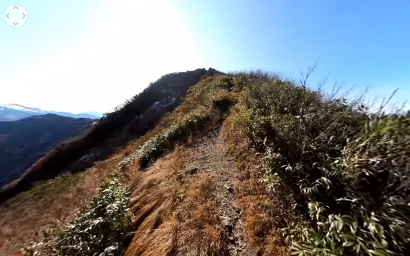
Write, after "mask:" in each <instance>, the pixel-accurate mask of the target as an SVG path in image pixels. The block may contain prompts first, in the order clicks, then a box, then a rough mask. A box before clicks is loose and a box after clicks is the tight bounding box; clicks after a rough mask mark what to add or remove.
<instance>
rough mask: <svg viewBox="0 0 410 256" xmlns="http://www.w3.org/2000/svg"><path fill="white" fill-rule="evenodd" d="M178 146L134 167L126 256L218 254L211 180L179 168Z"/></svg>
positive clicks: (222, 239) (219, 239) (181, 152)
mask: <svg viewBox="0 0 410 256" xmlns="http://www.w3.org/2000/svg"><path fill="white" fill-rule="evenodd" d="M185 154H186V150H185V148H183V147H178V148H176V149H175V150H174V151H173V152H172V153H170V154H169V155H167V156H165V157H164V158H161V159H159V160H158V161H157V162H156V163H155V164H154V165H153V166H151V167H150V168H149V169H148V170H147V171H146V172H139V171H137V172H136V174H135V176H134V180H133V189H134V190H133V197H132V199H131V212H132V214H133V218H132V222H133V225H134V228H135V230H136V231H135V234H134V237H133V239H132V242H131V244H130V246H129V247H128V250H127V252H126V255H133V256H134V255H223V254H224V251H223V250H224V248H225V247H224V246H223V243H224V242H225V241H226V238H225V237H224V232H223V230H222V228H221V226H220V220H219V217H218V215H217V213H216V212H215V210H216V208H217V207H216V206H215V201H214V200H213V199H214V195H213V189H214V188H213V184H212V182H211V180H210V178H209V177H208V176H207V175H205V174H193V175H191V174H187V173H185V172H184V169H183V167H184V163H183V159H184V155H185Z"/></svg>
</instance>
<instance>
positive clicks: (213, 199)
mask: <svg viewBox="0 0 410 256" xmlns="http://www.w3.org/2000/svg"><path fill="white" fill-rule="evenodd" d="M307 77H308V76H307ZM307 77H306V79H304V80H303V81H302V82H300V83H297V82H295V81H292V80H289V79H284V78H282V77H281V76H279V75H276V74H272V73H267V72H260V71H255V72H239V73H232V74H228V75H220V76H209V77H206V78H204V79H202V80H201V81H200V82H199V83H197V84H196V85H194V86H191V87H190V88H189V89H188V87H189V86H188V87H184V90H188V91H187V95H186V97H184V98H183V100H182V101H181V104H179V105H178V107H176V108H175V110H173V111H172V112H169V113H167V114H165V113H163V115H161V117H162V119H161V120H156V121H155V122H153V123H152V124H150V125H151V126H152V127H151V126H150V127H151V128H150V129H148V130H147V131H145V132H144V133H143V134H141V135H142V136H140V137H139V138H138V139H136V140H134V141H132V142H130V143H128V145H127V147H126V150H124V152H123V155H122V156H125V157H127V161H126V165H125V164H124V168H122V169H121V170H122V175H125V176H127V175H128V176H127V177H131V180H132V181H131V184H130V193H131V194H128V192H127V189H126V188H125V187H124V185H123V184H121V183H120V182H119V181H118V180H116V179H113V180H109V181H108V182H107V183H106V184H104V186H103V187H102V188H101V190H100V194H99V195H98V196H97V197H96V198H95V199H94V200H93V201H92V202H91V203H90V204H89V206H88V207H86V208H85V209H84V210H83V211H82V212H81V214H80V215H79V216H78V217H77V218H76V219H75V220H74V221H73V222H72V224H71V225H69V226H67V227H65V228H63V229H62V230H60V232H58V233H57V236H54V240H52V241H54V245H55V246H53V247H54V253H55V254H56V255H115V253H118V252H120V251H122V249H124V247H123V246H124V241H126V240H124V239H125V236H126V233H127V228H128V227H132V228H133V231H134V235H133V238H132V241H131V243H130V244H129V245H128V247H127V248H126V251H125V254H126V255H190V254H199V255H226V254H227V253H229V249H228V248H229V246H232V243H233V242H232V240H234V238H232V237H230V236H229V235H227V234H228V233H227V231H226V230H225V229H226V227H225V226H224V225H223V224H221V219H220V216H218V215H220V213H219V212H218V209H219V208H220V206H218V200H219V199H218V200H217V198H218V197H217V195H220V194H221V193H219V194H217V193H218V189H219V191H220V189H221V188H220V187H219V188H217V187H216V184H215V182H212V179H211V175H209V173H206V172H205V171H203V170H202V171H198V170H199V169H200V168H197V167H195V168H191V167H190V168H188V165H187V164H188V163H187V162H185V160H186V159H187V155H189V154H190V153H189V152H191V151H190V150H191V149H192V148H193V147H191V146H192V145H193V144H195V142H196V140H197V139H199V138H202V137H204V134H208V133H209V132H210V131H213V130H215V129H218V128H221V127H222V128H221V138H222V139H223V143H224V150H226V153H227V155H228V156H230V157H231V158H232V160H233V161H234V162H235V164H236V166H237V168H236V169H235V171H238V172H240V175H236V178H235V179H236V180H235V181H238V182H237V184H234V186H235V188H232V187H229V191H230V192H229V193H232V198H235V200H236V201H237V205H238V206H240V208H241V212H242V213H243V215H241V216H242V217H243V233H244V234H240V235H241V236H242V235H243V237H244V239H245V238H246V241H247V242H248V243H249V245H248V246H249V248H248V249H249V252H250V251H252V252H255V255H288V254H291V255H300V256H302V255H323V256H328V255H360V256H361V255H377V256H380V255H410V249H409V248H410V196H409V195H410V193H409V192H410V191H409V184H410V173H409V172H410V170H409V167H408V164H407V159H408V158H409V157H410V146H409V145H410V114H403V113H397V114H387V113H384V112H382V111H379V112H377V113H374V112H371V111H369V109H368V107H367V106H366V105H364V104H363V103H362V100H361V99H358V100H355V101H352V100H348V99H346V98H342V97H338V96H337V95H330V94H327V93H325V92H324V91H321V90H312V89H309V88H308V87H307V86H306V80H307ZM191 82H192V81H191ZM187 84H188V83H187ZM150 90H151V89H150ZM140 100H141V101H142V99H140ZM138 101H139V100H138ZM145 103H146V102H145ZM145 103H144V104H145ZM153 103H155V101H154V102H151V101H150V104H151V105H152V104H153ZM127 104H128V105H127ZM127 104H126V105H125V106H124V107H123V108H121V109H127V110H123V111H124V112H123V113H128V114H129V115H130V116H131V112H128V111H131V109H133V108H134V107H136V106H137V105H138V104H137V101H135V102H134V103H130V102H129V103H127ZM135 104H137V105H135ZM141 104H142V103H141ZM144 104H143V105H144ZM146 104H147V105H146V106H145V105H144V106H145V107H146V108H144V109H148V108H149V105H150V104H148V103H146ZM127 106H128V107H127ZM130 106H132V107H130ZM119 111H121V110H119ZM141 111H142V110H141ZM133 113H134V112H133ZM128 114H124V115H125V116H128ZM134 114H135V113H134ZM116 115H117V114H115V115H114V114H112V115H107V117H106V118H105V119H103V120H102V123H106V122H108V121H107V120H109V119H110V120H114V119H115V120H116V118H117V117H115V116H116ZM118 115H119V114H118ZM132 115H133V114H132ZM119 116H121V115H119ZM119 116H118V118H120V117H119ZM134 117H135V115H134ZM158 118H160V117H159V116H158ZM120 119H121V118H120ZM127 120H131V119H127ZM121 122H122V121H121ZM114 123H115V122H114ZM104 126H105V125H104ZM107 127H108V126H107ZM101 129H102V128H101ZM107 129H108V128H107ZM110 129H111V128H110ZM113 129H114V128H113ZM204 138H206V137H204ZM218 145H220V144H218ZM208 152H209V150H208ZM218 153H219V152H218ZM206 156H207V155H206V154H205V153H203V155H201V157H204V158H206ZM201 157H197V158H201ZM195 159H196V158H195ZM191 160H192V159H191ZM224 160H226V159H224ZM215 162H216V161H215ZM142 169H146V170H145V171H144V172H141V170H142ZM225 169H229V168H225ZM207 171H212V170H207ZM218 177H219V176H218ZM225 177H227V179H229V177H230V176H229V175H226V176H225ZM237 177H240V178H237ZM222 183H223V181H222V182H221V184H222ZM225 189H226V188H225ZM230 195H231V194H230ZM129 198H131V199H129ZM235 204H236V203H235ZM128 207H129V209H128ZM218 207H219V208H218ZM242 213H241V214H242ZM238 216H239V214H238ZM237 230H242V227H240V228H237ZM240 232H242V231H240ZM239 251H240V250H239ZM239 251H237V252H239Z"/></svg>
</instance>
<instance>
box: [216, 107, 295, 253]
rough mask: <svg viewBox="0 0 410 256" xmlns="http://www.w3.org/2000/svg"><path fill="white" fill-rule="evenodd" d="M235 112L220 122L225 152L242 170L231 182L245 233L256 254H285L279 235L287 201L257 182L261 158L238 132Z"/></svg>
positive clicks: (286, 215) (258, 180) (286, 209)
mask: <svg viewBox="0 0 410 256" xmlns="http://www.w3.org/2000/svg"><path fill="white" fill-rule="evenodd" d="M237 117H238V114H237V112H235V111H234V112H233V113H232V114H231V115H230V116H229V117H228V118H227V119H226V120H225V122H224V123H223V125H222V131H221V132H222V137H223V139H224V143H225V149H226V151H227V154H228V155H230V156H232V157H233V159H234V161H235V164H236V166H237V167H238V168H239V169H240V170H241V173H242V174H243V175H242V177H241V179H240V180H239V182H238V183H237V184H236V185H235V191H237V200H238V205H239V207H240V208H241V209H242V210H243V211H244V216H245V217H244V224H245V233H246V234H245V236H246V237H247V240H248V241H249V242H250V243H251V247H253V248H254V250H255V251H256V252H257V253H258V254H260V255H289V251H288V247H287V245H286V244H285V241H284V238H283V237H282V235H281V232H280V228H284V227H285V226H286V223H284V222H283V221H284V220H285V218H288V216H289V215H291V208H290V204H289V203H286V202H285V201H287V199H285V200H284V198H283V197H281V196H280V195H279V193H281V192H278V193H272V192H268V191H267V190H266V187H265V184H264V183H262V182H260V178H261V176H262V174H261V173H260V171H259V170H257V168H256V166H258V165H261V164H262V162H261V160H260V159H259V158H258V157H257V155H256V154H255V153H256V152H255V150H254V149H252V148H251V147H250V145H249V143H248V141H247V140H246V137H245V136H244V135H243V134H241V133H240V130H239V125H238V123H237Z"/></svg>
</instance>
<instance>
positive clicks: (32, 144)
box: [0, 109, 95, 186]
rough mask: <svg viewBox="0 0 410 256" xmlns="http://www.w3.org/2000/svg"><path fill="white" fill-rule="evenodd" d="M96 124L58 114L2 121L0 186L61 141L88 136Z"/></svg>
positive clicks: (21, 172) (0, 129)
mask: <svg viewBox="0 0 410 256" xmlns="http://www.w3.org/2000/svg"><path fill="white" fill-rule="evenodd" d="M24 111H28V110H27V109H24ZM34 111H36V109H33V113H37V112H34ZM94 122H95V121H94V120H92V119H88V118H73V117H64V116H60V115H55V114H45V115H40V116H31V117H27V118H23V119H21V120H18V121H2V122H1V121H0V186H1V185H4V183H5V182H8V181H10V180H11V179H13V178H17V177H19V176H20V175H21V174H23V173H24V171H26V169H27V168H29V167H30V166H31V165H32V164H33V163H34V162H36V161H37V160H38V159H39V158H40V157H42V156H43V155H44V154H45V153H46V152H47V151H49V150H50V149H52V148H54V147H55V146H56V145H58V144H59V143H61V142H62V141H64V140H66V139H68V138H71V137H73V136H77V135H81V134H84V133H86V132H87V131H88V130H89V129H90V128H91V127H92V123H94Z"/></svg>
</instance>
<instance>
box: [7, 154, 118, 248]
mask: <svg viewBox="0 0 410 256" xmlns="http://www.w3.org/2000/svg"><path fill="white" fill-rule="evenodd" d="M119 159H120V156H119V155H116V156H113V157H112V158H110V159H108V160H106V161H104V162H101V163H98V164H97V165H96V166H95V167H94V168H91V169H89V170H87V171H85V172H82V173H78V174H67V175H64V176H60V177H57V178H55V179H53V180H48V181H44V182H42V183H40V184H38V185H36V186H34V187H33V188H32V189H31V190H29V191H26V192H23V193H21V194H19V195H17V196H16V197H14V198H12V199H10V200H9V201H8V202H7V203H5V204H4V205H2V206H1V208H0V227H1V229H0V255H11V254H13V253H16V252H17V251H19V250H20V249H21V248H22V247H24V246H26V245H27V244H28V243H29V242H31V241H37V240H40V239H41V238H43V237H44V235H46V234H47V233H49V232H52V231H53V230H54V229H55V228H57V227H59V226H61V225H64V224H66V223H68V222H69V221H71V220H72V219H73V218H74V217H75V216H76V214H77V212H78V210H79V209H81V208H82V207H84V206H85V205H86V204H87V203H88V202H89V201H90V200H91V199H92V198H93V197H94V196H95V195H96V194H97V193H98V190H99V187H100V186H101V184H102V183H103V182H104V180H105V179H106V178H107V176H108V175H109V173H110V171H112V170H113V168H115V166H116V163H117V162H118V161H119Z"/></svg>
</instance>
